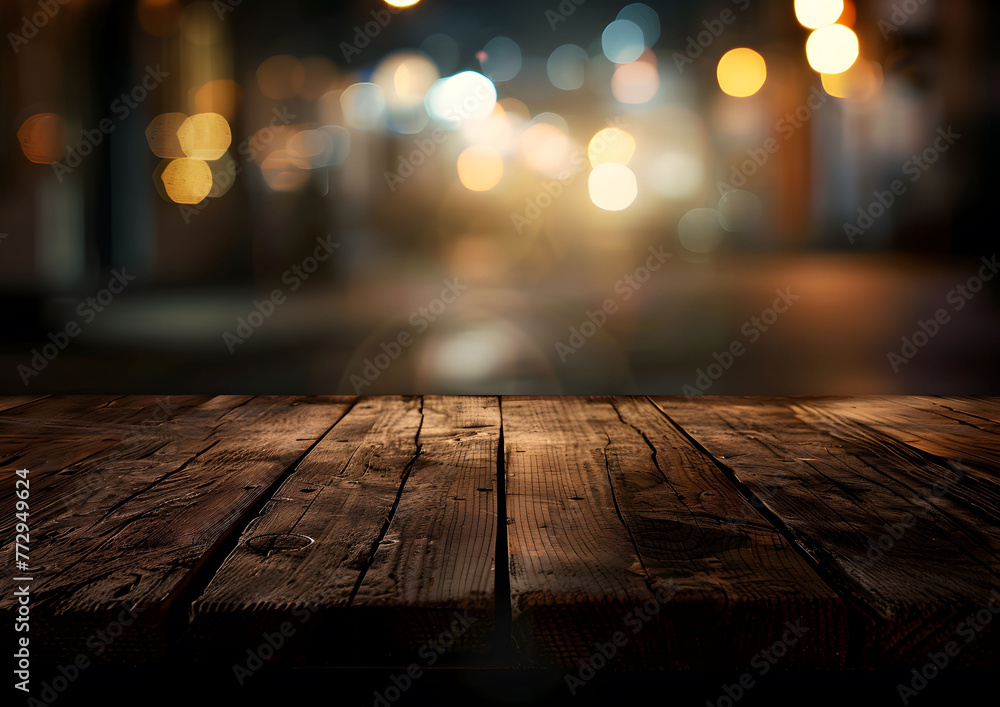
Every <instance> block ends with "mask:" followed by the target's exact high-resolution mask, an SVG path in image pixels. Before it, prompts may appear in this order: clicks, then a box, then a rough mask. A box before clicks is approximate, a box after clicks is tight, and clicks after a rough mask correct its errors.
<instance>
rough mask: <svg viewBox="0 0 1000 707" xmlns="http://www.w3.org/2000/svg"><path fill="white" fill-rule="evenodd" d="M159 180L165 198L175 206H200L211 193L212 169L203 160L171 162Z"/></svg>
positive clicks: (184, 159) (183, 158)
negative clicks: (164, 192) (161, 181)
mask: <svg viewBox="0 0 1000 707" xmlns="http://www.w3.org/2000/svg"><path fill="white" fill-rule="evenodd" d="M160 178H161V179H162V180H163V186H164V188H165V189H166V192H167V196H168V197H169V198H170V200H171V201H173V202H175V203H177V204H200V203H201V202H202V201H204V200H205V199H206V197H208V194H209V192H211V191H212V169H211V168H210V167H209V166H208V163H207V162H205V161H204V160H197V159H189V158H187V157H182V158H180V159H177V160H172V161H171V162H170V163H169V164H168V165H167V166H166V169H164V170H163V174H162V175H160Z"/></svg>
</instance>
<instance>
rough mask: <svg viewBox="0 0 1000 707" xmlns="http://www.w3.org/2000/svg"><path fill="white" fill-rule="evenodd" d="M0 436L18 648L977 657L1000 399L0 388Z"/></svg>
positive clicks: (999, 634)
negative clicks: (102, 643) (18, 505)
mask: <svg viewBox="0 0 1000 707" xmlns="http://www.w3.org/2000/svg"><path fill="white" fill-rule="evenodd" d="M0 458H2V460H3V463H2V468H3V472H2V477H0V483H2V485H3V497H4V498H5V499H12V498H15V493H16V482H17V480H18V478H19V477H18V475H16V473H15V470H17V469H27V470H28V478H29V479H30V498H29V504H30V543H29V544H30V563H29V569H28V575H27V576H30V577H31V578H32V581H31V583H30V584H31V616H32V624H31V633H30V635H31V639H32V646H33V649H34V650H35V651H36V652H35V655H36V656H38V657H39V659H42V658H45V659H51V660H53V661H58V660H64V659H65V658H66V657H67V656H68V657H72V656H74V655H77V654H79V653H80V652H81V651H83V650H87V648H88V645H89V644H88V639H91V638H92V637H93V635H94V632H95V631H96V630H98V629H102V628H104V627H107V626H109V625H111V624H113V623H114V622H115V621H121V622H123V623H124V621H122V620H123V619H124V617H123V616H122V611H123V607H124V608H125V609H130V610H131V611H132V614H131V615H132V616H134V617H135V620H134V621H129V622H128V623H126V624H125V625H124V627H122V628H121V630H120V636H117V637H115V640H114V641H109V642H107V645H106V650H103V651H101V653H100V655H99V656H94V659H95V660H99V661H107V662H110V663H114V662H116V661H119V662H120V661H126V662H128V663H129V664H142V663H145V662H153V661H158V660H162V659H163V658H164V657H165V656H166V657H173V658H174V659H179V660H185V661H187V660H190V661H192V662H200V663H204V662H207V663H213V662H224V663H226V664H227V665H228V662H232V661H233V660H235V659H238V657H239V656H241V655H242V656H245V655H246V653H247V649H248V648H254V647H257V646H259V645H262V644H263V643H264V642H266V641H267V640H268V638H267V637H268V636H271V637H272V639H273V638H274V637H275V636H277V634H278V633H283V634H284V635H285V638H284V639H283V640H280V641H278V642H280V643H281V647H280V648H279V649H277V650H276V651H273V652H274V655H273V656H272V657H270V660H271V661H272V662H279V663H287V664H289V665H299V666H349V665H362V664H363V665H384V666H396V665H401V666H406V665H407V664H410V663H411V662H412V661H417V662H418V663H420V664H421V665H428V664H429V661H430V660H431V657H434V661H435V662H437V661H440V665H449V664H472V663H474V664H476V665H481V666H523V667H535V666H541V667H553V668H558V669H565V670H576V669H578V668H579V666H580V661H581V660H584V661H590V660H592V658H593V657H594V655H595V651H600V650H601V647H602V646H603V647H604V649H605V650H607V651H608V652H612V653H613V656H612V657H611V658H609V659H607V661H606V662H607V667H608V669H611V670H668V671H674V670H681V671H683V670H738V669H741V668H744V667H746V666H747V665H748V664H752V661H754V660H755V659H759V657H760V653H761V651H763V650H765V649H771V648H774V649H775V653H777V652H778V651H779V650H780V653H781V655H780V656H777V657H776V660H775V664H776V665H780V667H781V669H782V670H792V671H794V670H806V671H808V670H818V671H835V672H836V671H860V672H863V671H868V670H878V669H883V668H891V669H904V670H905V669H909V668H911V667H919V666H920V665H921V664H922V663H923V662H926V660H927V657H926V656H927V654H928V652H929V651H940V650H943V649H944V647H946V646H948V645H949V643H950V642H952V643H954V644H955V646H956V647H957V653H956V655H955V656H954V658H953V659H952V664H953V665H955V666H959V667H960V668H972V667H975V666H990V665H994V666H995V665H996V664H997V663H998V662H1000V630H986V623H988V622H986V619H987V618H991V619H992V618H993V617H994V616H995V615H996V612H1000V592H998V587H1000V579H998V578H1000V522H998V521H1000V399H989V398H937V397H892V398H884V397H880V398H856V397H852V398H781V399H779V398H709V397H705V398H690V399H688V398H683V397H675V398H644V397H637V398H633V397H588V398H579V397H559V398H526V397H502V398H498V397H436V396H426V397H360V398H348V397H308V398H298V397H273V396H266V397H254V396H217V397H209V396H200V397H199V396H170V397H155V396H129V397H99V396H70V397H41V398H38V397H19V398H0ZM22 486H23V485H22ZM18 521H19V519H18V518H17V517H16V516H15V506H14V503H11V502H9V501H5V503H4V506H3V518H2V523H0V525H2V535H0V537H2V539H3V543H4V553H5V554H4V557H5V558H12V557H13V556H14V545H15V529H16V525H17V523H18ZM5 564H6V565H7V566H8V568H10V567H11V563H10V562H5ZM4 573H5V574H6V575H7V576H8V577H10V578H13V577H15V576H16V577H21V576H24V575H25V572H24V571H17V570H14V569H4ZM8 584H9V583H8ZM16 601H17V600H16V598H15V597H14V596H13V595H12V593H11V592H5V593H4V594H3V596H2V597H0V612H2V613H3V615H4V618H3V621H4V622H5V623H7V624H8V625H10V624H12V623H13V621H14V615H15V613H16V608H17V607H16ZM991 601H992V602H993V604H991ZM126 616H129V615H128V614H126ZM977 617H978V618H977ZM779 644H780V645H779ZM769 655H770V654H769ZM227 661H228V662H227ZM463 661H464V662H463Z"/></svg>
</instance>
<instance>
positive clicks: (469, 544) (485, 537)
mask: <svg viewBox="0 0 1000 707" xmlns="http://www.w3.org/2000/svg"><path fill="white" fill-rule="evenodd" d="M498 441H499V412H498V405H497V402H496V400H495V399H483V398H470V399H464V398H448V399H440V398H428V399H427V400H426V401H422V400H421V399H419V398H399V397H385V398H381V397H379V398H365V399H362V400H361V401H360V402H359V403H358V404H357V405H356V406H355V407H354V409H353V410H352V411H351V413H350V414H349V415H347V416H346V417H345V418H344V419H343V420H342V421H341V422H340V423H339V424H338V425H337V426H336V427H335V428H334V429H333V430H332V432H331V433H330V434H329V435H328V436H327V437H326V439H324V440H323V442H322V443H321V444H320V445H318V446H317V447H316V449H314V450H313V451H312V452H311V453H310V455H309V456H308V458H307V459H305V460H304V461H303V463H302V464H301V465H300V466H299V468H298V469H297V470H296V471H295V473H293V474H292V475H291V476H290V477H289V478H288V480H287V481H286V482H285V484H284V485H283V486H282V488H281V489H280V490H279V491H278V493H277V495H276V496H275V498H274V499H273V500H272V501H271V502H269V503H268V504H267V505H266V506H265V507H264V509H263V510H262V511H261V513H260V516H259V517H258V518H256V519H255V520H254V521H253V522H252V523H251V524H250V526H248V528H247V529H246V531H245V532H244V533H243V536H242V537H241V538H240V541H239V544H238V545H237V547H236V549H235V550H234V551H233V553H232V554H231V555H230V556H229V557H228V558H227V559H226V562H225V563H224V564H223V566H222V567H221V568H220V570H219V571H218V572H217V573H216V575H215V577H214V578H213V580H212V582H211V584H210V585H209V586H208V588H207V589H206V590H205V592H204V594H203V595H202V596H201V597H199V598H198V600H197V601H196V602H195V604H194V606H193V609H192V632H191V634H192V641H193V642H194V643H196V644H200V645H205V646H210V648H209V651H208V652H209V653H211V654H213V655H214V656H218V655H225V654H228V652H235V654H236V655H240V654H242V653H244V652H245V649H246V646H247V645H255V644H256V642H259V640H260V636H261V635H262V634H263V632H265V631H272V630H274V628H275V627H277V626H280V625H281V623H282V622H284V621H286V620H290V619H292V612H293V611H295V610H297V609H298V610H301V608H302V607H306V606H308V607H311V608H312V609H313V611H312V616H311V617H310V619H311V620H310V621H309V622H308V624H306V625H303V626H301V628H299V630H298V632H297V634H296V646H289V647H288V648H287V649H285V650H283V651H282V659H283V660H287V661H295V660H299V659H304V658H306V657H307V658H308V660H309V662H310V663H311V664H324V663H326V664H336V663H342V662H344V661H350V660H359V659H360V660H364V659H369V658H370V659H378V660H383V661H386V660H387V661H390V663H392V662H393V661H396V662H400V663H401V664H404V665H405V664H407V663H408V662H409V661H410V660H412V659H413V658H414V656H413V652H414V651H415V650H418V648H419V646H420V645H421V644H422V643H423V642H424V641H426V640H428V639H430V638H432V637H434V636H436V635H437V634H439V633H441V632H442V631H443V630H445V629H446V628H447V627H448V626H450V624H451V622H452V621H453V620H454V612H455V611H460V612H461V613H462V614H463V615H464V614H465V612H466V611H468V612H469V615H470V618H471V619H474V622H473V623H472V625H473V626H474V629H475V630H469V629H465V628H463V631H462V635H461V636H459V639H460V640H459V641H458V642H457V643H456V644H455V645H452V646H450V648H449V651H450V652H452V653H456V652H468V651H481V650H485V648H486V638H485V637H486V635H487V634H488V633H489V631H491V630H492V627H493V620H494V617H493V614H494V610H495V609H494V598H493V587H494V573H493V562H494V549H495V543H496V535H495V534H496V498H495V496H496V493H495V488H496V454H497V446H498ZM266 539H273V540H266ZM279 546H280V548H279ZM262 548H263V549H262ZM295 625H296V626H299V624H298V622H295Z"/></svg>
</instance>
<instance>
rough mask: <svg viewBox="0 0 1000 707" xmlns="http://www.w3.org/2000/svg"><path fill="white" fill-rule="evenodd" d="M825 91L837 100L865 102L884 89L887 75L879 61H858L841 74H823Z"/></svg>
mask: <svg viewBox="0 0 1000 707" xmlns="http://www.w3.org/2000/svg"><path fill="white" fill-rule="evenodd" d="M822 79H823V89H824V90H825V91H826V92H827V93H829V94H830V95H831V96H834V97H836V98H846V99H848V100H851V101H865V100H868V99H869V98H873V97H874V96H875V95H876V94H877V93H878V92H879V90H880V89H881V88H882V83H883V81H884V80H885V74H884V72H883V71H882V65H881V64H879V63H878V62H877V61H856V62H854V66H852V67H851V68H850V69H848V70H847V71H845V72H843V73H840V74H823V75H822Z"/></svg>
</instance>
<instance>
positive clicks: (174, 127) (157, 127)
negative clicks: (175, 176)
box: [146, 113, 188, 159]
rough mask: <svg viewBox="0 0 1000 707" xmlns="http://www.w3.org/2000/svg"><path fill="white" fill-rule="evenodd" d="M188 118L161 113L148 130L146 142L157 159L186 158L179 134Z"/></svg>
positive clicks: (179, 114)
mask: <svg viewBox="0 0 1000 707" xmlns="http://www.w3.org/2000/svg"><path fill="white" fill-rule="evenodd" d="M187 119H188V117H187V116H186V115H185V114H184V113H161V114H160V115H158V116H156V117H155V118H153V120H152V121H151V122H150V123H149V126H148V127H147V128H146V142H148V143H149V149H150V150H152V151H153V154H154V155H156V156H157V157H165V158H168V159H177V158H178V157H184V148H183V147H181V141H180V139H179V138H178V137H177V132H178V131H179V130H180V129H181V126H182V125H184V121H185V120H187Z"/></svg>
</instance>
